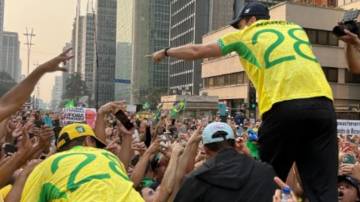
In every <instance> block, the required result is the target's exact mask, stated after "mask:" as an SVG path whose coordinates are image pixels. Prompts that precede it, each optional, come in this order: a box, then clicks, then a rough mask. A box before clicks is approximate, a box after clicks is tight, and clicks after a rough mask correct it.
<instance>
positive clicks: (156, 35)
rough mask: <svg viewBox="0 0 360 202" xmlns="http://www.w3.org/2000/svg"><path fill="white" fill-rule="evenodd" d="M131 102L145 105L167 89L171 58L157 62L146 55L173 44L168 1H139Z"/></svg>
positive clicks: (136, 8)
mask: <svg viewBox="0 0 360 202" xmlns="http://www.w3.org/2000/svg"><path fill="white" fill-rule="evenodd" d="M134 6H135V9H134V11H135V13H134V30H133V48H132V52H133V63H132V64H133V66H132V76H131V78H132V85H131V93H132V94H131V103H133V104H144V102H146V101H148V100H153V99H154V98H153V97H154V96H157V94H158V93H157V91H159V90H162V89H163V90H164V91H166V89H167V83H168V76H167V75H168V70H167V69H168V63H167V60H165V61H163V62H161V63H160V64H155V63H153V61H151V59H149V58H145V57H144V56H145V55H148V54H151V53H152V52H154V51H156V50H160V49H162V48H164V47H167V46H169V15H170V2H169V1H168V0H142V1H135V4H134Z"/></svg>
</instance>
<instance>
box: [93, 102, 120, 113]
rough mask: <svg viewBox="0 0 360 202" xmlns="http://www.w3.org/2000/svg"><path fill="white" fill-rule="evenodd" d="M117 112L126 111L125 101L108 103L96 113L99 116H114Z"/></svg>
mask: <svg viewBox="0 0 360 202" xmlns="http://www.w3.org/2000/svg"><path fill="white" fill-rule="evenodd" d="M119 110H123V111H126V102H125V101H114V102H108V103H106V104H104V105H103V106H101V107H100V109H99V111H98V112H99V113H100V114H107V113H113V114H115V113H116V112H117V111H119Z"/></svg>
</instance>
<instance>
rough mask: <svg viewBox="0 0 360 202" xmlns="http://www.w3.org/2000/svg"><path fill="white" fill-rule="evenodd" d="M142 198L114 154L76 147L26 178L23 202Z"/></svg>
mask: <svg viewBox="0 0 360 202" xmlns="http://www.w3.org/2000/svg"><path fill="white" fill-rule="evenodd" d="M57 200H59V201H77V202H81V201H99V202H100V201H101V202H105V201H109V202H110V201H111V202H113V201H143V199H142V198H141V197H140V195H139V194H138V193H137V192H136V191H135V190H134V189H133V183H132V182H131V181H130V180H129V178H128V176H127V174H126V171H125V169H124V167H123V165H122V164H121V163H120V161H119V160H118V158H117V157H116V156H114V155H113V154H112V153H110V152H108V151H106V150H102V149H95V148H91V147H80V146H79V147H74V148H73V149H71V150H68V151H65V152H60V153H57V154H55V155H53V156H51V157H49V158H48V159H46V160H45V161H44V162H42V163H41V164H39V165H38V166H37V167H36V168H35V169H34V171H33V172H32V173H31V175H30V176H29V178H28V180H27V181H26V184H25V188H24V191H23V194H22V199H21V201H24V202H25V201H26V202H27V201H34V202H36V201H57Z"/></svg>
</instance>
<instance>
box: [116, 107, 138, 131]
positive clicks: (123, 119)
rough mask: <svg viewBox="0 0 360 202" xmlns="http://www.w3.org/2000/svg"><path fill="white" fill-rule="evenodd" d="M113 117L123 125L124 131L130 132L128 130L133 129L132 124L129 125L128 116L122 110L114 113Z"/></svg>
mask: <svg viewBox="0 0 360 202" xmlns="http://www.w3.org/2000/svg"><path fill="white" fill-rule="evenodd" d="M115 116H116V118H117V119H118V120H119V121H120V122H121V123H122V124H123V125H124V127H125V128H126V129H128V130H130V129H132V128H134V124H133V123H131V121H130V119H129V118H128V116H127V115H126V114H125V113H124V112H123V111H122V110H119V111H118V112H116V114H115Z"/></svg>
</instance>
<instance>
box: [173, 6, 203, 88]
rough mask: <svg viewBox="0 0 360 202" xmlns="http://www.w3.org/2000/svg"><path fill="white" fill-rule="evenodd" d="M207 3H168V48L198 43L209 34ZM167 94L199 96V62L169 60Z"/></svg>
mask: <svg viewBox="0 0 360 202" xmlns="http://www.w3.org/2000/svg"><path fill="white" fill-rule="evenodd" d="M209 8H210V5H209V1H207V0H199V1H195V0H184V1H171V4H170V47H176V46H181V45H184V44H189V43H200V42H201V36H202V35H204V34H205V33H207V32H208V31H209ZM169 61H170V64H169V93H170V94H185V93H186V94H191V95H196V94H198V92H199V88H200V84H201V68H200V64H201V60H196V61H184V60H178V59H174V58H170V59H169Z"/></svg>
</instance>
